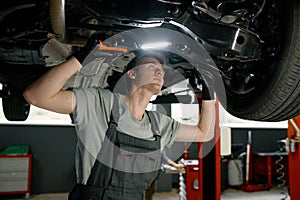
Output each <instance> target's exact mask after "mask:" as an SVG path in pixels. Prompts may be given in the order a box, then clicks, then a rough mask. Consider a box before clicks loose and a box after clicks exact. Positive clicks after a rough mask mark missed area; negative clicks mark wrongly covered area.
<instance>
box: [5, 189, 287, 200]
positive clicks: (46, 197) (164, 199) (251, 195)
mask: <svg viewBox="0 0 300 200" xmlns="http://www.w3.org/2000/svg"><path fill="white" fill-rule="evenodd" d="M281 191H282V190H281V189H279V188H272V189H271V190H269V191H261V192H244V191H241V190H236V189H227V190H225V191H223V192H222V195H221V200H281V199H283V198H284V195H283V194H281ZM67 196H68V194H67V193H56V194H35V195H31V196H30V199H31V200H67ZM0 199H1V200H23V199H24V196H22V195H21V196H14V197H13V196H4V197H3V196H2V197H1V196H0ZM178 199H179V196H178V191H177V189H172V191H171V192H156V193H155V194H154V197H153V200H178ZM286 200H290V198H289V197H287V198H286Z"/></svg>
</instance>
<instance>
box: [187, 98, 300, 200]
mask: <svg viewBox="0 0 300 200" xmlns="http://www.w3.org/2000/svg"><path fill="white" fill-rule="evenodd" d="M287 135H288V137H287V139H286V149H287V151H288V166H289V169H288V170H289V185H290V186H289V195H290V198H291V200H298V199H300V190H299V185H300V146H299V143H300V115H299V116H297V117H295V118H293V119H290V120H289V121H288V130H287ZM219 138H220V127H219V104H218V103H216V125H215V137H214V139H213V140H212V141H209V142H205V143H199V144H198V152H199V156H198V157H199V158H198V162H194V163H193V162H191V164H190V165H187V166H186V168H185V175H186V179H185V183H186V185H185V187H184V189H185V190H186V191H185V195H186V197H185V198H184V199H186V200H206V199H209V200H220V199H221V155H220V140H219ZM209 143H215V145H214V148H213V149H212V150H211V151H210V153H209V154H207V155H206V156H205V157H203V156H201V155H202V153H203V149H205V145H212V144H209ZM184 159H187V160H188V158H187V157H184Z"/></svg>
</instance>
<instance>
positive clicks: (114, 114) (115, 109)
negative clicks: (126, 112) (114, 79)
mask: <svg viewBox="0 0 300 200" xmlns="http://www.w3.org/2000/svg"><path fill="white" fill-rule="evenodd" d="M119 107H120V106H119V99H118V97H117V94H115V93H113V105H112V109H111V113H110V123H111V124H116V125H118V121H119V117H120V114H119Z"/></svg>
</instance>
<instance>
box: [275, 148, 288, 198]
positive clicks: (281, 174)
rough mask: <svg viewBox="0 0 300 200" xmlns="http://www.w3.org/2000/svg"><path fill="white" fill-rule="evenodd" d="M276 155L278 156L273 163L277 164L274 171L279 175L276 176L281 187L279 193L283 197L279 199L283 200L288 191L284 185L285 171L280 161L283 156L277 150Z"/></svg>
mask: <svg viewBox="0 0 300 200" xmlns="http://www.w3.org/2000/svg"><path fill="white" fill-rule="evenodd" d="M276 155H277V156H278V159H277V160H276V161H275V164H276V165H277V169H276V172H277V173H278V174H279V176H278V177H277V181H278V182H279V184H278V187H279V188H281V192H280V193H281V194H282V195H283V197H282V198H281V200H284V199H286V198H287V197H288V195H287V194H288V191H287V187H286V185H285V184H286V181H285V179H284V177H285V173H284V171H283V169H284V164H283V163H282V162H281V161H282V160H283V157H282V156H281V155H280V154H279V152H276Z"/></svg>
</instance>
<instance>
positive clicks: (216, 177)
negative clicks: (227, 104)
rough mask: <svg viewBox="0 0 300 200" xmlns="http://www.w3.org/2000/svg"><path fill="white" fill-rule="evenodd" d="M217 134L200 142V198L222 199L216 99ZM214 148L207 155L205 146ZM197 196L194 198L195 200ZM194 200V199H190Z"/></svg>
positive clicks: (217, 118)
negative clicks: (208, 139) (206, 140)
mask: <svg viewBox="0 0 300 200" xmlns="http://www.w3.org/2000/svg"><path fill="white" fill-rule="evenodd" d="M215 120H216V121H215V135H214V138H213V139H212V140H211V141H208V142H200V143H198V161H199V162H198V163H199V166H198V168H199V170H198V188H199V189H198V195H197V196H198V200H206V199H209V200H220V199H221V147H220V126H219V102H218V100H216V119H215ZM211 145H214V147H213V149H211V150H210V152H209V153H208V154H207V155H205V156H204V157H203V156H202V155H203V153H204V152H203V150H205V149H206V148H205V146H208V147H210V146H211ZM194 199H195V197H194V198H193V200H194ZM188 200H192V199H188Z"/></svg>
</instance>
